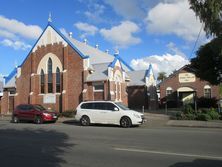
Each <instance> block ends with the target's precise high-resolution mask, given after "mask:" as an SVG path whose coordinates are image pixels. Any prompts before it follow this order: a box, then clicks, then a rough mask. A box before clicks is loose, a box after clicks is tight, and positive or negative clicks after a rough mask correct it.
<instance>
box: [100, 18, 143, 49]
mask: <svg viewBox="0 0 222 167" xmlns="http://www.w3.org/2000/svg"><path fill="white" fill-rule="evenodd" d="M139 31H140V28H139V26H137V24H135V23H134V22H131V21H123V22H121V24H120V25H118V26H114V27H112V28H111V29H105V28H103V29H101V30H100V34H101V35H102V36H103V37H104V38H105V39H106V40H107V41H110V42H111V43H113V44H115V45H117V46H118V47H122V48H124V47H128V46H130V45H135V44H138V43H140V42H141V39H140V38H138V37H135V36H133V34H134V33H137V32H139Z"/></svg>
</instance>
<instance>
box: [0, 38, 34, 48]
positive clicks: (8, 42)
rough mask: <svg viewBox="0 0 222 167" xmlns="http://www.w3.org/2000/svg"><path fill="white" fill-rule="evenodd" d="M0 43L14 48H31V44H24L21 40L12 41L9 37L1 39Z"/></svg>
mask: <svg viewBox="0 0 222 167" xmlns="http://www.w3.org/2000/svg"><path fill="white" fill-rule="evenodd" d="M0 44H2V45H4V46H8V47H11V48H13V49H15V50H27V49H29V48H31V45H29V44H26V43H24V42H22V41H12V40H9V39H4V40H3V41H1V42H0Z"/></svg>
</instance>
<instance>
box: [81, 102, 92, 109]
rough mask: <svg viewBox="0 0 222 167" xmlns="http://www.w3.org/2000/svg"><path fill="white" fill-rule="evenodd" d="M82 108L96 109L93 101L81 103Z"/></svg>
mask: <svg viewBox="0 0 222 167" xmlns="http://www.w3.org/2000/svg"><path fill="white" fill-rule="evenodd" d="M81 108H82V109H94V105H93V103H83V104H82V105H81Z"/></svg>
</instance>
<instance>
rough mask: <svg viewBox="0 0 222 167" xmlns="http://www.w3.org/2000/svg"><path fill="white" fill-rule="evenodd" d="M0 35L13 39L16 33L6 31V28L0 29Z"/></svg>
mask: <svg viewBox="0 0 222 167" xmlns="http://www.w3.org/2000/svg"><path fill="white" fill-rule="evenodd" d="M0 37H5V38H10V39H15V38H16V35H15V34H13V33H11V32H8V31H6V30H2V29H0Z"/></svg>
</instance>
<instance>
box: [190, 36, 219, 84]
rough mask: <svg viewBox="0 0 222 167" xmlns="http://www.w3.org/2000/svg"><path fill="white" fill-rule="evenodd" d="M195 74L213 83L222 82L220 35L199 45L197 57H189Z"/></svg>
mask: <svg viewBox="0 0 222 167" xmlns="http://www.w3.org/2000/svg"><path fill="white" fill-rule="evenodd" d="M190 66H191V67H192V68H194V69H195V70H196V71H195V74H196V75H197V76H198V77H199V78H201V79H203V80H206V81H208V82H210V83H211V84H213V85H217V84H220V83H221V82H222V76H221V75H222V37H217V38H215V39H213V40H212V41H210V42H209V43H207V44H205V45H203V46H201V47H200V48H199V49H198V51H197V57H195V58H193V59H191V65H190Z"/></svg>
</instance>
